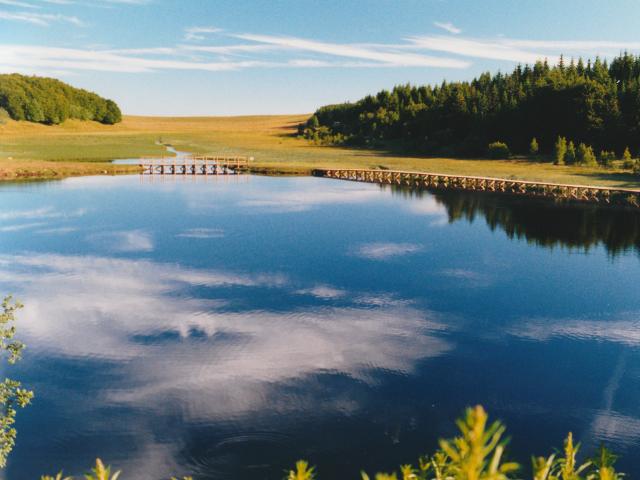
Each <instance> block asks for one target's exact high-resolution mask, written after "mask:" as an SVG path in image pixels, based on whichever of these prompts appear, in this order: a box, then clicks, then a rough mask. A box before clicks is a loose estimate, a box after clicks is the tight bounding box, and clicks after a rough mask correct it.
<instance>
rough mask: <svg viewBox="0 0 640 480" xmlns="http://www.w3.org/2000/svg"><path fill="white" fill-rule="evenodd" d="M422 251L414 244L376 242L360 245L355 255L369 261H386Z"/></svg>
mask: <svg viewBox="0 0 640 480" xmlns="http://www.w3.org/2000/svg"><path fill="white" fill-rule="evenodd" d="M422 249H423V247H422V245H416V244H415V243H391V242H377V243H366V244H364V245H360V246H359V247H358V248H357V249H356V251H355V253H356V255H358V256H359V257H363V258H368V259H371V260H386V259H388V258H392V257H400V256H404V255H409V254H412V253H416V252H419V251H420V250H422Z"/></svg>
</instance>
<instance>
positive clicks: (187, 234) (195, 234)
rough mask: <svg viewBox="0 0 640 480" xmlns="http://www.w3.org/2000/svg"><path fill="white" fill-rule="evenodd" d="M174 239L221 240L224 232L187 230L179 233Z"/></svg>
mask: <svg viewBox="0 0 640 480" xmlns="http://www.w3.org/2000/svg"><path fill="white" fill-rule="evenodd" d="M176 237H181V238H222V237H224V230H221V229H219V228H189V229H187V230H185V231H184V232H180V233H179V234H177V235H176Z"/></svg>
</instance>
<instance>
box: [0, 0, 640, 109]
mask: <svg viewBox="0 0 640 480" xmlns="http://www.w3.org/2000/svg"><path fill="white" fill-rule="evenodd" d="M639 18H640V1H637V0H607V1H603V0H316V1H305V0H296V1H290V0H264V1H263V0H0V73H11V72H19V73H25V74H35V75H46V76H52V77H56V78H60V79H62V80H64V81H66V82H69V83H71V84H72V85H74V86H78V87H82V88H86V89H89V90H93V91H95V92H97V93H99V94H100V95H103V96H105V97H108V98H111V99H113V100H115V101H116V102H117V103H118V104H119V105H120V107H121V108H122V110H123V111H124V113H126V114H146V115H245V114H281V113H308V112H311V111H313V110H315V109H316V108H318V107H319V106H321V105H325V104H329V103H339V102H344V101H353V100H357V99H359V98H361V97H363V96H364V95H367V94H370V93H375V92H377V91H379V90H381V89H383V88H392V87H393V86H394V85H397V84H405V83H412V84H426V83H429V84H435V83H440V82H442V81H443V80H445V79H446V80H466V79H472V78H473V77H474V76H477V75H479V74H480V73H482V72H484V71H491V72H496V71H498V70H501V71H509V70H511V69H512V68H513V67H514V66H515V65H517V64H525V63H533V62H535V61H536V59H543V58H548V59H549V61H550V62H555V61H557V58H558V56H559V55H560V54H561V53H562V54H564V55H565V56H566V57H568V58H569V57H576V58H577V57H578V56H582V57H584V58H588V57H590V58H594V57H595V56H596V55H599V56H601V57H609V58H610V57H612V56H614V55H616V54H618V53H620V52H621V51H625V50H626V51H629V52H632V53H640V35H639V34H638V33H637V32H638V27H637V21H638V19H639Z"/></svg>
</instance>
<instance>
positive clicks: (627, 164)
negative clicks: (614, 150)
mask: <svg viewBox="0 0 640 480" xmlns="http://www.w3.org/2000/svg"><path fill="white" fill-rule="evenodd" d="M622 167H623V168H633V158H632V157H631V152H630V151H629V147H626V148H625V149H624V153H623V154H622Z"/></svg>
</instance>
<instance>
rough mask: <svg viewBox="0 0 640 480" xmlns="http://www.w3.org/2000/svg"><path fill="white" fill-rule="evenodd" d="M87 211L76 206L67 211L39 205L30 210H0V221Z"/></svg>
mask: <svg viewBox="0 0 640 480" xmlns="http://www.w3.org/2000/svg"><path fill="white" fill-rule="evenodd" d="M85 213H87V209H86V208H77V209H75V210H71V211H69V212H66V211H61V210H57V209H55V208H54V207H51V206H47V207H39V208H34V209H31V210H8V211H6V212H0V221H2V220H16V219H34V218H38V219H42V218H74V217H81V216H83V215H84V214H85Z"/></svg>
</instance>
